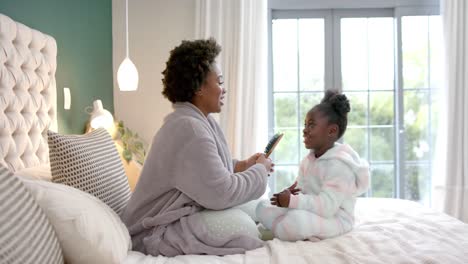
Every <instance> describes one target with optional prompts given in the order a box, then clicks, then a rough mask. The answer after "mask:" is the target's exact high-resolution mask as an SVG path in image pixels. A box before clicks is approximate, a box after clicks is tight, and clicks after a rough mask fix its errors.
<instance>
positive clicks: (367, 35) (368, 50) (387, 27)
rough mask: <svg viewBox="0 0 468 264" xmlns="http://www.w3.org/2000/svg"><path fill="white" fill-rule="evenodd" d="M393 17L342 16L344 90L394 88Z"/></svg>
mask: <svg viewBox="0 0 468 264" xmlns="http://www.w3.org/2000/svg"><path fill="white" fill-rule="evenodd" d="M393 43H394V41H393V18H391V17H371V18H343V19H341V68H342V69H341V70H342V80H343V90H344V91H346V90H367V89H372V90H383V89H384V90H393V87H394V44H393Z"/></svg>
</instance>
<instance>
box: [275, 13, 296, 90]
mask: <svg viewBox="0 0 468 264" xmlns="http://www.w3.org/2000/svg"><path fill="white" fill-rule="evenodd" d="M272 38H273V43H272V49H273V90H274V91H297V75H298V74H297V19H277V20H273V26H272Z"/></svg>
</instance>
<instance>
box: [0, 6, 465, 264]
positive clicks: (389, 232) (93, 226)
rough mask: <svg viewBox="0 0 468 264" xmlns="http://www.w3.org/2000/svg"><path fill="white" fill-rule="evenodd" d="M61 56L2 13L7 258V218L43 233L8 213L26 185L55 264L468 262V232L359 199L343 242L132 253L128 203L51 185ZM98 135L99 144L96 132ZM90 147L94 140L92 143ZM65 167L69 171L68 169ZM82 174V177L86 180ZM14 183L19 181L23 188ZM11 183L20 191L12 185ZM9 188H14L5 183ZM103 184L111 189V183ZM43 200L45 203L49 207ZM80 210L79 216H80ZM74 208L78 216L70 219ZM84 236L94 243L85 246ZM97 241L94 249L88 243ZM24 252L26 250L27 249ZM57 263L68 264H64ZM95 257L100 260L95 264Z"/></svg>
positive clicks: (422, 211)
mask: <svg viewBox="0 0 468 264" xmlns="http://www.w3.org/2000/svg"><path fill="white" fill-rule="evenodd" d="M58 49H60V47H58ZM56 54H57V46H56V42H55V40H54V39H53V37H51V36H48V35H47V34H44V33H41V32H39V31H37V30H34V29H31V28H29V27H27V26H25V25H23V24H21V23H18V22H15V21H13V20H12V19H11V18H9V17H7V16H5V15H2V14H0V62H1V63H0V110H1V111H0V128H1V132H0V165H1V166H0V167H3V168H7V169H8V171H9V172H11V173H9V172H6V170H2V169H1V168H0V173H1V174H2V175H3V176H2V177H3V178H1V179H2V181H0V198H1V199H2V204H1V205H0V209H1V210H2V211H1V212H2V216H0V223H1V224H2V226H1V227H0V231H1V232H0V245H1V247H0V251H1V250H2V248H5V247H6V246H8V245H9V244H14V243H12V242H11V240H8V239H12V237H13V239H14V237H15V236H16V234H14V233H13V231H8V230H6V225H5V224H4V223H3V222H2V221H6V222H7V223H8V221H10V220H9V219H19V220H18V221H26V222H25V223H26V225H25V227H24V228H22V229H27V228H30V230H29V231H28V233H30V232H34V231H35V230H38V229H41V225H38V224H37V225H36V224H34V225H31V224H29V225H28V222H27V218H25V217H19V216H18V217H17V218H15V217H16V216H15V215H14V214H16V210H13V209H12V210H9V209H10V207H8V206H9V205H7V204H8V203H7V202H15V201H12V199H8V197H9V196H8V195H9V194H7V192H9V191H11V190H10V189H11V188H13V187H11V186H17V185H19V184H22V185H24V186H26V188H25V190H26V192H28V193H31V195H30V194H27V196H31V197H32V201H31V203H36V202H37V204H38V206H39V207H40V208H41V209H42V211H43V213H44V215H46V217H43V218H41V219H43V220H44V221H45V222H47V223H44V225H50V226H51V228H52V229H53V230H54V232H52V233H50V232H49V233H50V234H49V235H50V236H53V233H55V235H56V236H57V239H55V238H50V239H48V240H54V241H58V242H55V243H52V244H51V245H50V246H44V244H42V245H43V246H42V247H41V250H40V252H39V253H37V252H36V253H35V254H39V255H41V256H42V255H45V253H49V252H50V253H54V256H55V258H54V259H55V260H57V262H54V263H61V262H63V259H65V261H66V262H67V263H117V262H121V263H127V264H134V263H148V264H149V263H232V264H234V263H290V262H291V263H296V264H299V263H468V225H467V224H465V223H463V222H461V221H459V220H457V219H455V218H453V217H450V216H448V215H446V214H443V213H438V212H435V211H433V210H431V209H428V208H425V207H422V206H421V205H420V204H418V203H415V202H412V201H406V200H400V199H384V198H358V202H357V205H356V212H355V215H356V225H355V228H354V230H352V231H351V232H349V233H347V234H345V235H343V236H340V237H337V238H332V239H327V240H323V241H319V242H311V241H299V242H295V243H291V242H284V241H280V240H278V239H273V240H269V241H266V242H265V245H264V247H261V248H258V249H255V250H251V251H247V252H246V253H245V254H237V255H227V256H208V255H200V256H199V255H185V256H177V257H173V258H168V257H164V256H158V257H154V256H147V255H143V254H141V253H139V252H135V251H132V250H131V244H130V243H131V242H130V239H129V235H128V230H126V229H125V226H124V225H123V224H122V223H121V222H120V220H119V218H118V216H117V214H115V213H114V212H113V210H112V209H114V208H112V209H111V208H109V207H112V206H121V203H122V201H125V200H120V201H119V204H112V205H110V206H108V205H109V204H108V203H106V201H101V200H103V199H101V198H100V197H97V198H96V197H92V195H89V194H88V193H85V192H84V191H81V190H79V189H76V188H72V187H68V186H62V184H58V183H52V182H50V179H51V175H52V170H53V168H54V167H56V166H57V160H56V158H57V157H56V156H57V155H58V154H57V152H54V153H53V154H52V149H51V148H55V146H54V145H53V144H52V145H51V137H60V135H58V133H55V134H54V133H53V132H48V131H49V130H51V131H56V130H57V118H56V84H55V70H56ZM93 136H94V137H101V135H100V134H99V133H97V134H93ZM68 139H70V138H67V140H68ZM73 140H76V141H73ZM81 140H82V138H81V137H72V138H71V139H70V140H69V141H67V142H68V143H67V144H71V143H70V142H76V143H73V144H82V141H81ZM86 140H91V139H90V138H89V137H87V138H86ZM106 142H107V141H106ZM52 143H53V142H52ZM87 144H89V141H87ZM103 144H104V143H103ZM54 151H55V150H54ZM90 151H91V152H96V151H97V150H96V149H91V150H90ZM114 154H116V152H112V150H109V152H108V155H107V154H106V155H107V156H113V155H114ZM106 155H104V156H106ZM101 156H102V155H101ZM114 160H115V159H114ZM119 160H120V159H119ZM54 162H55V163H54ZM67 162H68V163H70V160H67ZM76 162H77V164H78V167H83V166H85V165H83V166H81V165H82V164H85V161H84V160H83V161H81V160H79V159H77V160H76ZM103 164H105V165H100V163H94V166H104V167H103V169H104V170H106V171H111V172H112V174H118V172H117V170H119V168H120V167H121V165H120V167H119V166H118V164H116V165H115V168H116V171H115V172H114V170H113V169H110V167H111V166H114V165H112V164H111V163H109V162H103ZM105 166H108V167H105ZM84 173H88V171H85V172H84ZM100 173H102V172H100ZM119 173H120V172H119ZM76 175H77V176H76V177H81V176H80V174H79V173H77V174H76ZM112 176H113V177H114V178H112V182H111V183H109V182H107V184H116V183H115V182H118V184H117V185H116V188H119V190H121V189H124V191H125V190H126V188H127V187H125V188H124V187H122V186H123V185H122V184H125V182H126V181H125V180H124V181H117V180H115V179H116V177H117V176H115V175H112ZM16 178H20V179H19V180H18V181H17V180H16ZM10 180H11V182H15V184H16V185H14V184H10V183H9V182H10ZM7 181H8V184H6V183H5V182H7ZM18 182H21V183H18ZM2 183H5V184H2ZM100 184H106V181H103V183H100ZM127 185H128V183H127ZM67 188H68V189H67ZM23 191H24V190H23ZM2 195H3V196H2ZM53 195H57V196H53ZM57 197H58V198H57ZM127 198H128V197H127ZM127 198H126V199H127ZM47 199H49V200H47ZM46 200H47V203H48V204H45V203H46V202H45V201H46ZM66 201H68V203H66ZM65 203H66V204H65ZM50 204H52V205H50ZM77 204H80V206H81V207H76V206H77ZM2 206H3V207H2ZM57 208H60V210H58V209H57ZM70 208H73V210H69V209H70ZM117 208H118V207H117ZM80 210H82V212H81V211H80ZM85 211H86V212H85ZM18 213H19V211H18ZM54 214H55V215H54ZM57 214H67V215H66V216H63V215H61V216H60V217H62V220H63V218H67V217H72V216H73V217H77V216H76V215H79V217H80V219H83V218H86V219H85V220H83V221H82V222H80V225H79V226H76V223H74V224H75V226H74V228H75V229H74V230H73V232H75V233H70V232H71V231H70V229H69V228H70V223H69V222H68V223H67V225H68V226H65V224H63V222H62V223H59V224H57V223H58V222H57V217H58V216H57ZM5 215H7V216H5ZM25 219H26V220H25ZM76 219H78V218H76ZM105 219H109V222H105V221H107V220H105ZM75 222H76V221H75ZM9 223H10V225H11V226H13V227H14V226H18V225H20V224H19V223H18V222H17V223H11V221H10V222H9ZM3 227H5V228H3ZM2 228H3V229H2ZM67 228H68V229H67ZM12 230H16V229H12ZM20 231H21V230H19V231H18V232H20ZM83 234H85V235H86V236H87V237H82V236H84V235H83ZM80 239H81V240H80ZM42 240H43V241H39V242H40V243H44V242H48V240H46V239H42ZM44 240H45V241H44ZM28 241H29V240H28ZM90 241H92V243H93V244H90V243H91V242H90ZM118 241H121V243H120V242H119V243H118ZM18 243H19V244H18V245H20V244H21V241H19V242H18ZM23 244H24V243H23ZM88 244H89V245H88ZM57 246H58V247H59V249H57ZM52 247H54V248H52ZM11 248H21V250H17V251H18V252H16V253H15V254H23V253H24V252H26V253H24V254H29V255H30V256H34V255H33V254H32V253H31V252H29V250H31V248H32V246H24V245H23V246H22V247H21V246H15V247H13V246H12V247H11ZM23 251H24V252H23ZM60 251H61V252H62V253H60ZM103 251H105V253H103ZM5 252H6V251H5ZM5 252H0V253H2V254H3V253H5ZM8 252H10V251H8ZM8 252H7V253H8ZM7 253H5V254H7ZM2 254H0V262H1V263H4V262H3V261H5V259H2V258H4V257H5V255H2ZM60 254H62V256H63V257H58V255H60ZM93 254H96V255H99V257H98V258H93V257H94V256H92V255H93ZM85 255H86V256H85ZM96 259H98V260H99V261H98V260H96ZM13 260H15V259H13ZM36 260H37V259H36ZM91 260H92V261H91ZM5 262H6V261H5ZM21 262H23V263H28V262H27V261H19V260H17V259H16V263H21ZM12 263H15V261H13V262H12ZM30 263H34V260H32V262H30ZM50 263H52V262H50Z"/></svg>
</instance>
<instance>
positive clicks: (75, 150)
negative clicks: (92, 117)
mask: <svg viewBox="0 0 468 264" xmlns="http://www.w3.org/2000/svg"><path fill="white" fill-rule="evenodd" d="M48 136H49V140H48V141H49V155H50V163H51V164H50V166H51V169H52V181H53V182H56V183H62V184H66V185H68V186H72V187H75V188H77V189H79V190H82V191H84V192H87V193H90V194H92V195H94V196H96V197H97V198H99V199H101V201H103V202H104V203H106V204H107V205H109V207H110V208H112V209H113V210H114V211H115V212H116V213H117V214H120V213H121V212H122V210H123V209H124V208H125V206H126V205H127V202H128V199H130V187H129V185H128V180H127V176H126V175H125V171H124V168H123V165H122V161H121V160H120V156H119V154H118V152H117V149H116V147H115V145H114V142H113V141H112V138H111V136H110V135H109V133H107V131H106V130H105V129H103V128H99V129H96V130H94V131H92V132H90V133H88V134H84V135H60V134H57V133H55V132H52V131H48Z"/></svg>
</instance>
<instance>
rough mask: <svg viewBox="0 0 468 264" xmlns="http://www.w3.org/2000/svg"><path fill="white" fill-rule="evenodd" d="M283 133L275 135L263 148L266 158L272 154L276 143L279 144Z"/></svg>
mask: <svg viewBox="0 0 468 264" xmlns="http://www.w3.org/2000/svg"><path fill="white" fill-rule="evenodd" d="M283 135H284V134H283V133H276V134H275V135H274V136H273V137H272V138H271V139H270V141H268V144H267V146H266V148H265V151H264V152H265V156H266V157H267V158H268V157H269V156H270V154H271V153H272V152H273V150H274V149H275V147H276V145H278V142H280V140H281V138H283Z"/></svg>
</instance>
